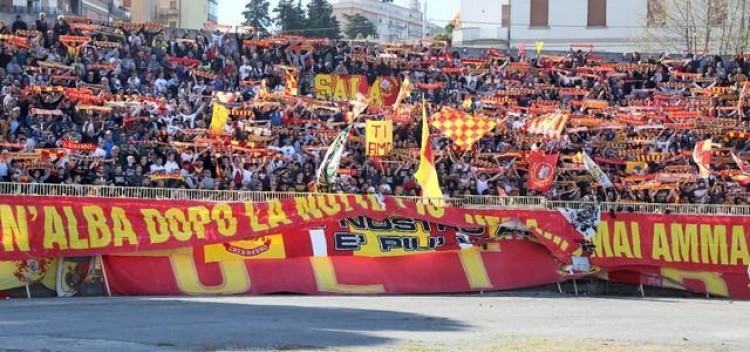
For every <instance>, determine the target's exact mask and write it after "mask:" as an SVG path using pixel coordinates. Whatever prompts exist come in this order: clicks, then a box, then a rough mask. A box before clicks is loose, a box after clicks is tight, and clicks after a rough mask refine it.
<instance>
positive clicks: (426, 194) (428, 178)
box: [414, 96, 445, 206]
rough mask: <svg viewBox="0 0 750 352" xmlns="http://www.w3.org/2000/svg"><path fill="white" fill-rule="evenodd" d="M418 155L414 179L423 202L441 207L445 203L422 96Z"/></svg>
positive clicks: (425, 105)
mask: <svg viewBox="0 0 750 352" xmlns="http://www.w3.org/2000/svg"><path fill="white" fill-rule="evenodd" d="M419 155H420V158H419V169H417V173H415V174H414V178H415V179H416V180H417V183H419V186H420V187H422V199H423V202H424V203H428V202H429V203H431V204H433V205H437V206H443V205H444V204H445V202H444V201H443V191H442V190H440V181H439V180H438V174H437V169H436V168H435V158H434V156H433V155H432V145H431V143H430V124H429V123H428V122H427V104H426V103H425V101H424V96H422V148H421V150H420V153H419Z"/></svg>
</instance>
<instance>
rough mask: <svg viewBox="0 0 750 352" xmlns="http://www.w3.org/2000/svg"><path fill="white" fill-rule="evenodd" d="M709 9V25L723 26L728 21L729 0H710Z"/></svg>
mask: <svg viewBox="0 0 750 352" xmlns="http://www.w3.org/2000/svg"><path fill="white" fill-rule="evenodd" d="M708 7H709V8H708V13H709V17H708V24H709V25H711V26H723V25H724V23H726V21H727V0H709V1H708Z"/></svg>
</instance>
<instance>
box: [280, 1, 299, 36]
mask: <svg viewBox="0 0 750 352" xmlns="http://www.w3.org/2000/svg"><path fill="white" fill-rule="evenodd" d="M273 12H274V13H275V14H276V17H275V18H274V19H275V20H276V24H277V25H278V26H279V29H280V30H281V34H292V35H301V34H303V32H304V29H305V28H306V27H307V20H306V19H305V10H304V9H303V8H302V4H301V3H300V2H297V4H294V2H293V1H292V0H280V1H279V4H278V5H277V6H276V8H275V9H273Z"/></svg>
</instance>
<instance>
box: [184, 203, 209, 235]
mask: <svg viewBox="0 0 750 352" xmlns="http://www.w3.org/2000/svg"><path fill="white" fill-rule="evenodd" d="M187 214H188V221H190V223H191V224H193V231H195V235H196V237H198V238H206V225H208V224H210V223H211V212H209V211H208V208H206V207H204V206H197V207H188V208H187Z"/></svg>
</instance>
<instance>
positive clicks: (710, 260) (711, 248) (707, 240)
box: [700, 224, 729, 265]
mask: <svg viewBox="0 0 750 352" xmlns="http://www.w3.org/2000/svg"><path fill="white" fill-rule="evenodd" d="M711 228H712V227H711V225H705V224H704V225H701V230H700V233H701V263H703V264H721V265H727V264H728V263H729V253H728V250H727V230H726V227H724V226H714V227H713V231H711Z"/></svg>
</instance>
